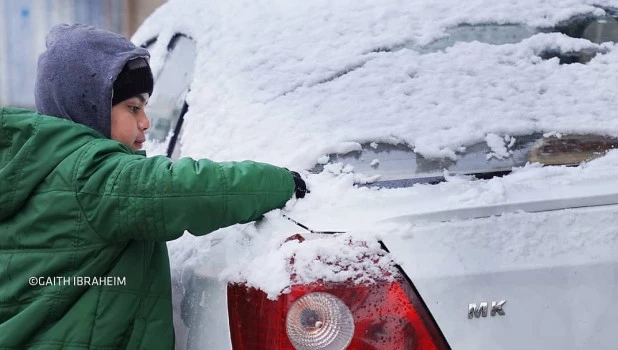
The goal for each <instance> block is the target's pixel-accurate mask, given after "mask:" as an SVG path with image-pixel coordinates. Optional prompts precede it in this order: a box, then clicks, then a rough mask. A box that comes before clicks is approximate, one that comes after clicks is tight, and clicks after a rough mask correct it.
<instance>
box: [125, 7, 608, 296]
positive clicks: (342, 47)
mask: <svg viewBox="0 0 618 350" xmlns="http://www.w3.org/2000/svg"><path fill="white" fill-rule="evenodd" d="M600 6H603V7H618V1H610V0H547V1H542V2H538V1H536V0H519V1H509V2H499V1H498V2H497V1H493V0H491V1H490V0H471V1H465V2H461V1H455V0H448V1H440V2H439V3H435V2H431V1H421V0H395V1H393V0H374V1H357V0H342V1H327V0H318V1H310V2H305V1H288V0H281V1H266V0H263V1H235V2H228V1H208V2H203V1H197V0H193V1H190V0H175V1H169V2H168V3H166V4H165V5H164V6H162V7H161V8H160V9H159V10H158V11H156V13H155V14H154V15H153V16H151V17H150V18H149V19H148V20H147V21H146V22H145V23H144V25H143V26H142V27H141V28H140V29H139V31H138V32H137V33H136V35H135V36H134V38H133V41H134V42H136V43H143V42H146V41H147V40H149V39H151V38H152V37H154V36H155V35H159V37H158V39H157V42H158V44H157V45H155V46H154V49H153V50H152V65H153V69H154V70H155V72H156V71H158V70H159V69H161V62H162V61H163V60H162V59H163V58H164V56H165V54H166V44H165V43H167V42H169V39H170V38H172V37H173V36H174V35H175V34H176V33H184V34H187V35H188V36H190V37H191V38H193V39H194V40H195V42H196V45H197V49H198V57H197V60H196V62H197V63H196V70H195V79H194V82H193V84H192V85H191V91H190V93H189V95H188V96H187V102H188V104H189V106H190V108H189V112H188V114H187V115H186V119H185V122H186V123H187V124H186V125H187V130H188V132H186V133H185V134H184V135H183V138H182V155H183V156H191V157H194V158H199V157H206V158H210V159H213V160H216V161H227V160H243V159H252V160H257V161H264V162H269V163H273V164H278V165H281V166H286V167H288V168H292V169H296V170H301V169H309V168H311V167H313V166H314V165H315V164H318V163H320V164H324V163H325V162H327V161H328V159H327V158H326V157H325V155H327V154H330V153H334V152H343V151H352V150H357V149H359V147H360V144H361V143H365V142H374V143H375V142H379V143H391V144H398V143H403V144H407V145H409V146H410V147H412V148H414V150H415V151H416V152H419V153H420V154H422V155H424V156H427V157H450V158H457V152H459V151H461V150H463V149H464V147H466V146H469V145H471V144H474V143H477V142H479V141H481V140H485V141H486V142H487V144H488V145H489V147H490V148H491V149H492V153H491V154H490V155H488V156H491V157H498V158H505V157H508V156H509V155H510V151H509V148H510V147H511V146H512V145H513V143H512V140H513V138H516V137H518V135H526V134H530V133H533V132H543V133H561V134H573V133H577V134H581V133H599V134H605V135H611V136H618V118H616V114H615V112H612V111H616V110H618V99H617V98H616V89H615V86H616V82H618V50H616V45H615V44H613V43H605V44H601V45H597V44H593V43H591V42H589V41H587V40H583V39H574V38H570V37H567V36H565V35H562V34H557V33H539V34H536V35H533V36H532V37H530V38H528V39H524V40H522V41H520V42H517V43H513V44H508V45H489V44H484V43H480V42H469V43H457V44H455V45H454V46H452V47H450V48H447V49H446V50H444V51H438V52H433V53H426V54H424V53H421V52H420V51H417V50H414V47H420V46H422V45H426V44H428V43H431V42H433V41H435V40H437V39H439V38H441V37H444V36H445V35H446V31H447V29H448V28H453V27H456V26H458V25H461V24H484V23H494V24H509V23H520V24H524V25H528V26H531V27H551V26H554V25H556V24H557V23H560V22H561V21H565V20H568V19H571V18H573V17H575V16H579V15H590V14H593V15H602V14H603V13H604V11H603V10H602V9H601V8H600ZM581 49H595V50H600V51H602V52H605V53H604V54H599V55H598V56H597V57H595V58H594V59H593V60H592V61H591V62H590V63H588V64H586V65H583V64H570V65H560V64H559V62H558V59H550V60H543V59H541V58H540V56H539V54H540V53H541V52H543V51H544V50H553V51H561V52H569V51H576V50H581ZM156 88H157V87H156V86H155V89H156ZM508 135H510V136H508ZM374 164H376V165H377V164H378V163H377V162H375V161H374ZM617 165H618V156H617V155H616V153H611V154H610V155H609V156H607V157H605V158H603V159H600V160H596V161H593V162H591V163H590V164H587V165H584V166H581V167H579V168H564V167H552V168H542V167H539V166H536V165H528V166H526V167H524V168H522V169H518V170H517V171H516V172H515V173H514V174H513V175H511V176H508V177H505V178H502V179H492V180H489V181H470V179H467V178H459V177H455V178H449V181H448V182H446V183H443V184H440V185H437V186H429V185H422V186H415V187H413V188H407V189H397V190H376V189H373V188H368V187H362V188H357V187H354V182H355V176H357V174H354V173H353V169H350V168H346V167H345V164H344V165H341V166H339V165H332V164H330V165H329V164H326V166H325V168H326V169H330V170H331V171H329V172H325V173H323V174H319V175H308V174H306V173H304V176H305V177H307V180H308V183H309V185H310V186H311V189H312V193H311V194H310V195H309V196H308V197H307V198H306V199H304V200H299V201H296V200H291V201H290V203H288V206H287V207H286V209H285V210H286V212H288V213H289V215H290V216H292V217H294V218H295V219H297V220H300V221H301V222H312V223H319V224H320V226H322V227H321V229H331V228H329V227H328V226H329V225H332V226H337V227H342V226H343V227H344V228H345V230H346V231H347V232H349V233H348V234H342V235H339V236H337V235H336V236H330V238H329V239H312V240H308V241H305V242H303V243H297V242H294V241H291V242H287V243H284V242H285V239H286V238H287V237H289V236H290V235H291V234H293V233H296V232H290V230H289V228H288V227H285V228H283V227H281V228H272V229H268V230H267V229H265V228H264V227H262V226H263V225H266V226H267V225H269V223H270V224H272V225H274V226H276V225H277V224H275V223H276V222H280V221H285V219H284V218H282V217H281V212H279V211H275V212H273V213H271V214H269V215H267V217H266V219H264V220H263V222H260V223H258V224H257V226H256V225H254V224H247V225H238V226H235V227H233V228H229V229H224V230H219V231H217V232H215V233H213V234H211V235H209V237H199V238H195V237H192V236H190V235H185V236H184V237H183V238H182V239H179V240H177V241H175V242H171V243H170V244H169V246H170V256H171V262H172V266H173V267H174V268H175V269H178V270H181V269H183V268H186V267H197V266H201V267H204V268H205V267H212V269H213V271H219V272H218V273H219V276H220V277H221V278H222V279H227V280H232V281H241V282H245V283H247V284H249V285H251V286H256V287H260V288H262V289H263V290H265V291H267V292H268V294H269V296H271V297H274V296H276V295H277V294H278V293H280V292H282V291H285V290H286V288H288V287H289V286H290V284H292V283H293V282H294V278H298V279H299V281H301V282H308V281H310V280H316V279H326V280H333V281H337V280H341V279H342V278H347V277H351V278H353V279H356V280H358V278H359V276H358V275H357V274H355V272H354V271H352V272H350V271H349V270H345V269H344V270H342V271H338V273H335V272H336V271H335V270H334V269H335V268H337V266H341V264H339V265H338V264H332V263H324V261H321V260H319V259H317V257H322V258H325V257H329V256H337V257H338V259H339V261H340V262H342V263H343V264H344V265H346V264H348V265H347V266H349V263H351V262H353V261H361V260H362V259H361V257H363V256H367V255H370V256H376V257H377V256H379V258H378V264H377V265H376V266H375V268H374V267H372V266H370V264H368V265H367V266H364V267H362V270H363V271H366V272H367V273H366V274H365V275H364V276H365V277H363V278H366V279H368V280H370V279H371V278H377V277H378V276H380V275H382V274H383V273H382V271H384V270H388V269H389V268H391V267H390V266H391V265H390V264H391V263H390V262H388V259H387V258H386V257H388V256H386V257H384V256H381V255H375V254H377V252H378V251H379V247H378V246H377V245H374V243H372V242H375V239H376V238H379V237H380V235H384V234H388V233H389V232H391V233H394V232H396V231H397V229H395V228H392V227H391V228H389V227H388V226H386V227H381V228H380V229H379V230H378V229H375V228H373V229H371V230H367V225H369V224H371V223H375V222H376V221H379V219H383V218H385V217H388V216H389V215H390V216H393V215H396V214H401V215H404V214H406V213H410V212H414V211H419V212H420V211H430V210H438V209H444V208H448V207H461V206H465V205H481V204H492V203H493V204H495V203H508V202H509V201H511V200H512V194H514V193H522V192H524V193H525V192H529V193H535V189H542V188H547V186H551V185H552V184H555V185H556V186H558V185H560V186H565V184H568V183H570V182H573V181H586V180H590V181H593V180H594V179H595V178H597V177H598V176H600V175H599V174H605V175H606V174H608V173H609V174H615V173H616V166H617ZM334 168H336V169H334ZM397 203H407V204H406V205H396V204H397ZM368 208H370V209H371V210H368ZM398 208H399V209H398ZM398 210H399V211H400V212H398ZM359 213H364V214H366V213H371V214H370V215H363V216H359ZM332 226H331V227H332ZM372 227H374V226H372ZM351 241H352V243H353V244H350V242H351ZM361 241H366V242H367V244H366V245H363V244H360V243H359V242H361ZM291 258H294V261H295V264H294V265H290V263H289V262H290V259H291Z"/></svg>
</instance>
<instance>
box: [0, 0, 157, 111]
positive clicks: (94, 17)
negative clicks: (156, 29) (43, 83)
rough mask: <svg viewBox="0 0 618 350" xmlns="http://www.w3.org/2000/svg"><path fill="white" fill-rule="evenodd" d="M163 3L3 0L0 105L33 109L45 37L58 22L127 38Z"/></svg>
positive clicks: (0, 13) (150, 0) (145, 0)
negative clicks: (106, 31)
mask: <svg viewBox="0 0 618 350" xmlns="http://www.w3.org/2000/svg"><path fill="white" fill-rule="evenodd" d="M164 2H165V0H1V1H0V106H12V107H24V108H30V109H34V80H35V78H36V65H37V59H38V56H39V55H40V54H41V53H42V52H43V51H44V50H45V36H46V35H47V32H48V31H49V29H50V28H51V27H52V26H54V25H55V24H59V23H83V24H89V25H93V26H95V27H98V28H102V29H106V30H109V31H112V32H116V33H120V34H122V35H124V36H126V37H128V38H130V37H131V35H133V33H135V30H136V29H137V28H138V27H139V25H140V24H141V23H142V21H144V19H146V17H148V16H149V15H150V14H151V13H152V12H153V11H154V10H155V9H156V8H157V7H159V6H160V5H161V4H163V3H164Z"/></svg>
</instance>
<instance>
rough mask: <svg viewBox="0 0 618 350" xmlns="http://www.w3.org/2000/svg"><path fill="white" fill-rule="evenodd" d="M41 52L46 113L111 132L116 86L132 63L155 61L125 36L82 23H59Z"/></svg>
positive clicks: (39, 97) (40, 97) (40, 98)
mask: <svg viewBox="0 0 618 350" xmlns="http://www.w3.org/2000/svg"><path fill="white" fill-rule="evenodd" d="M46 45H47V50H46V51H45V52H44V53H43V54H41V56H39V63H38V71H37V80H36V84H35V88H34V97H35V101H36V108H37V111H38V112H39V113H41V114H46V115H52V116H55V117H58V118H64V119H69V120H72V121H74V122H76V123H80V124H83V125H86V126H88V127H90V128H92V129H94V130H97V131H98V132H100V133H101V134H103V135H104V136H105V137H108V138H109V137H110V134H111V119H110V118H111V108H112V102H111V101H112V87H113V83H114V80H116V77H117V76H118V74H119V73H120V71H121V70H122V68H123V67H124V65H125V64H126V63H127V62H128V61H129V60H132V59H134V58H137V57H143V58H145V59H146V60H149V58H150V54H149V53H148V51H147V50H146V49H142V48H139V47H137V46H135V45H133V43H131V42H130V41H129V40H128V39H126V38H125V37H123V36H121V35H119V34H115V33H111V32H108V31H104V30H100V29H96V28H94V27H90V26H85V25H82V24H74V25H67V24H61V25H57V26H54V27H53V28H52V29H51V31H50V32H49V34H48V35H47V39H46Z"/></svg>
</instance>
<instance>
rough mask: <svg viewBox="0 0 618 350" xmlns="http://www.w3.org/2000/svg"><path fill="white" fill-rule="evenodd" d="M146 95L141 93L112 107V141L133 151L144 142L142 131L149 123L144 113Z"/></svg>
mask: <svg viewBox="0 0 618 350" xmlns="http://www.w3.org/2000/svg"><path fill="white" fill-rule="evenodd" d="M146 104H148V94H147V93H143V94H140V95H137V96H135V97H132V98H129V99H126V100H124V101H122V102H120V103H117V104H115V105H114V106H112V139H113V140H116V141H120V142H122V143H123V144H125V145H126V146H128V147H129V148H131V149H132V150H134V151H137V150H139V149H141V148H142V144H143V143H144V141H146V136H145V135H144V131H146V130H147V129H148V128H149V127H150V121H149V120H148V117H147V116H146V113H145V112H144V107H145V106H146Z"/></svg>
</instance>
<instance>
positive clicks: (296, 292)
mask: <svg viewBox="0 0 618 350" xmlns="http://www.w3.org/2000/svg"><path fill="white" fill-rule="evenodd" d="M312 293H327V294H328V295H332V296H334V297H336V298H335V299H338V300H341V301H342V302H343V303H344V304H345V306H347V308H348V309H349V310H350V311H351V314H352V318H353V323H354V326H353V332H354V333H353V336H352V339H351V341H348V342H347V343H345V344H349V345H348V346H347V347H346V349H354V350H389V349H392V350H402V349H423V350H425V349H446V348H448V345H447V344H446V343H445V342H444V340H443V337H442V336H441V334H440V333H439V331H438V330H437V329H436V327H435V326H434V324H433V321H432V319H431V317H430V315H429V314H428V312H427V310H426V309H425V307H424V306H423V304H422V302H421V301H420V300H419V298H418V297H417V296H416V294H415V293H414V291H413V289H412V287H411V286H410V285H409V283H408V282H407V281H406V280H405V279H404V278H403V277H402V276H396V277H395V280H394V281H392V280H391V282H387V281H383V282H379V283H377V284H374V285H353V284H351V283H344V284H342V283H338V284H328V283H326V284H323V283H315V284H311V285H296V286H293V287H292V289H291V292H290V293H289V294H283V295H280V296H279V298H278V299H277V300H276V301H273V300H269V299H267V298H266V294H265V293H264V292H262V291H260V290H257V289H253V288H247V287H245V286H243V285H238V284H236V285H229V286H228V310H229V319H230V330H231V337H232V346H233V348H234V349H241V350H250V349H251V350H260V349H263V350H267V349H268V350H272V349H282V350H287V349H290V350H292V349H294V346H293V345H292V342H291V341H290V338H289V336H288V333H287V329H288V328H287V327H286V318H287V315H288V311H289V310H290V308H291V307H292V305H293V304H294V302H295V301H296V300H298V299H299V298H301V297H303V296H307V295H311V294H312ZM319 300H320V299H319V298H316V300H315V301H316V302H319ZM303 305H304V304H303ZM308 305H311V304H308ZM303 307H305V308H306V310H301V311H302V312H297V311H295V312H297V313H298V314H299V315H301V314H302V315H303V318H302V320H300V321H298V320H297V321H296V322H311V323H310V324H309V325H310V326H311V327H306V329H307V332H310V333H311V332H314V331H316V330H317V329H318V328H320V327H326V326H327V325H326V324H324V322H330V321H328V320H326V321H324V320H319V316H320V312H322V311H320V309H319V307H318V306H316V307H314V309H312V306H303ZM295 320H296V319H294V318H293V317H292V318H291V320H288V321H289V322H295ZM305 326H306V324H305ZM342 329H344V330H345V329H347V328H345V327H343V328H342ZM342 332H343V331H342ZM331 333H332V332H331ZM308 334H309V333H308ZM293 336H294V335H293ZM329 336H332V334H329ZM341 336H345V334H341ZM321 344H323V342H322V343H321ZM340 346H341V345H340ZM344 346H345V345H344ZM303 349H333V350H334V349H336V347H326V346H324V345H316V346H315V347H313V348H312V347H311V346H309V347H307V346H305V347H303Z"/></svg>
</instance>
